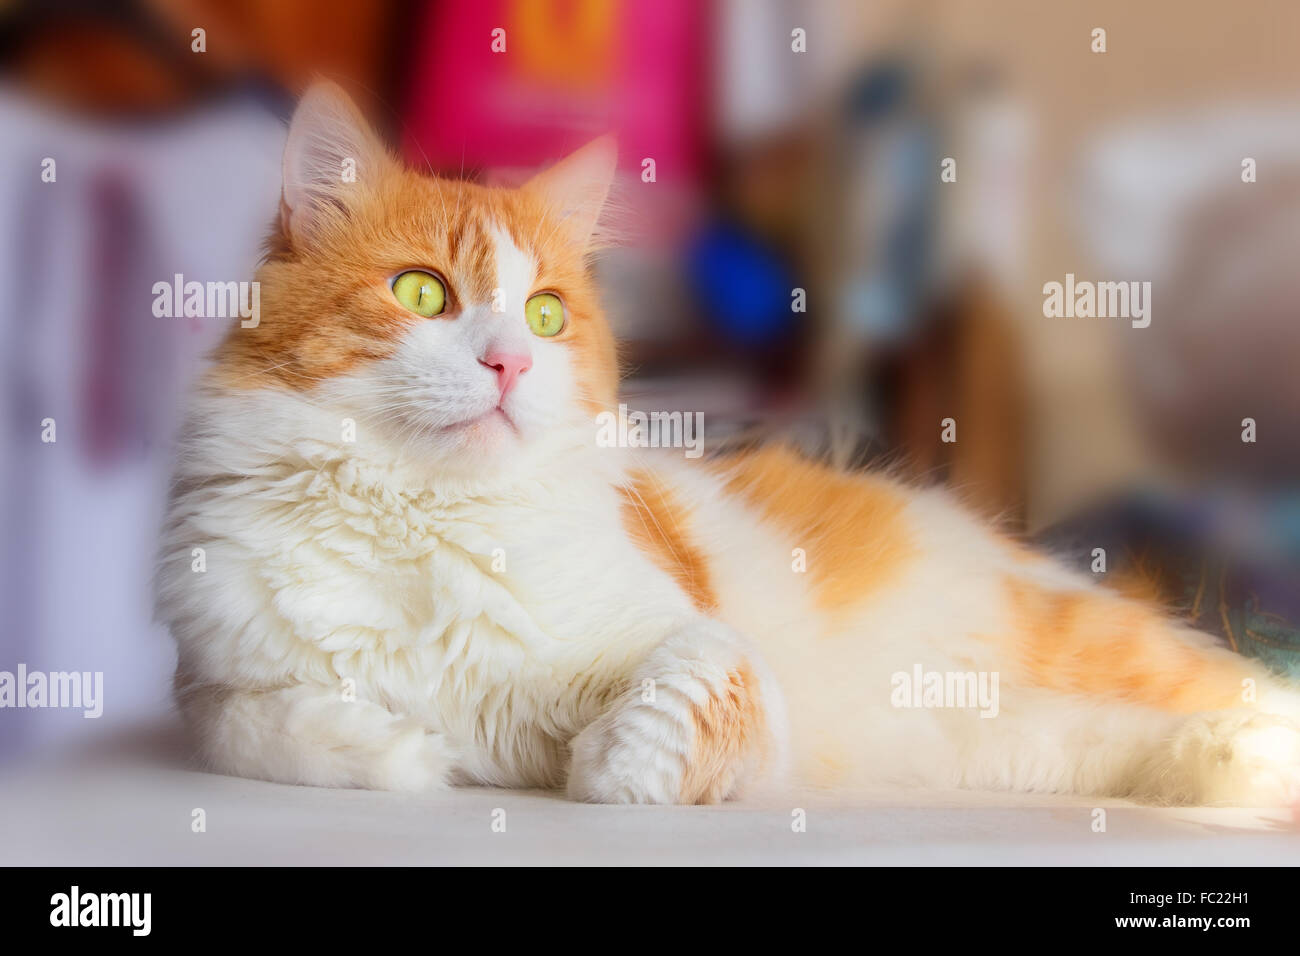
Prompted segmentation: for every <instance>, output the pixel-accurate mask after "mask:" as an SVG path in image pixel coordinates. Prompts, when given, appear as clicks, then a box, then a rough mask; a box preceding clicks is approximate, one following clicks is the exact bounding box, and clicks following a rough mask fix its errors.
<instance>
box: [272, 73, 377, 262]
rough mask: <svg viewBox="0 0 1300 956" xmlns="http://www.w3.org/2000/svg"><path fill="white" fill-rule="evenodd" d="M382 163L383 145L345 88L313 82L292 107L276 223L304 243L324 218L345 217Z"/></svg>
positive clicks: (318, 229)
mask: <svg viewBox="0 0 1300 956" xmlns="http://www.w3.org/2000/svg"><path fill="white" fill-rule="evenodd" d="M387 162H388V156H387V154H386V152H385V150H384V147H383V144H382V143H381V142H380V141H379V139H378V137H376V136H375V134H374V133H373V132H372V131H371V129H370V126H369V124H367V123H366V121H365V118H364V117H363V116H362V115H361V112H360V111H359V110H358V109H357V108H356V106H354V105H353V103H352V100H351V99H350V98H349V97H348V95H347V94H346V93H344V92H343V90H342V89H340V88H339V87H338V86H336V85H335V84H333V83H328V82H320V83H315V84H313V85H312V86H311V87H310V88H309V89H308V90H307V92H306V93H304V94H303V97H302V99H301V100H300V101H299V102H298V108H297V109H296V110H294V114H293V120H292V121H291V122H290V124H289V138H288V140H287V141H286V142H285V146H284V170H283V174H284V191H283V193H282V199H281V203H280V222H281V226H282V228H283V229H284V232H285V234H286V235H288V236H289V237H290V238H291V239H292V240H293V241H295V242H310V241H311V240H312V238H313V237H314V236H316V235H318V234H319V231H320V230H321V228H322V227H323V226H325V225H326V224H327V223H330V222H335V221H338V220H339V219H340V218H342V217H346V215H347V213H348V209H349V206H350V204H351V203H352V202H353V201H354V199H355V198H356V194H357V192H358V191H359V190H361V189H364V188H365V183H366V181H367V177H375V176H378V175H380V174H381V171H382V170H381V167H382V165H383V164H385V163H387Z"/></svg>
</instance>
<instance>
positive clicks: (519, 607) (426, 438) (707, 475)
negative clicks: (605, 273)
mask: <svg viewBox="0 0 1300 956" xmlns="http://www.w3.org/2000/svg"><path fill="white" fill-rule="evenodd" d="M345 160H353V161H354V162H355V167H356V171H357V175H356V177H355V181H354V182H345V181H344V177H343V176H342V175H341V170H342V169H343V168H344V161H345ZM614 167H615V147H614V145H613V144H612V142H610V141H608V140H597V141H596V142H594V143H592V144H590V145H588V146H587V147H585V148H583V149H581V150H579V151H578V152H577V153H575V154H574V155H572V156H570V157H569V158H568V159H566V160H564V161H562V162H561V163H559V164H558V165H556V166H554V167H552V168H550V169H549V170H547V171H544V172H542V173H540V174H539V175H537V176H536V177H535V178H534V179H533V180H531V181H530V182H528V183H526V184H525V185H524V186H523V187H522V188H519V189H515V190H511V189H494V188H486V187H483V186H479V185H473V184H469V183H463V182H449V181H443V180H438V179H433V178H428V177H425V176H422V175H418V174H416V173H414V172H411V171H408V170H406V169H403V168H402V167H401V166H400V165H398V164H397V163H396V162H395V161H394V160H392V159H390V158H389V157H388V156H387V155H386V154H385V152H384V150H383V149H382V147H381V146H380V145H379V143H378V141H377V140H376V139H375V138H374V136H373V135H372V134H371V133H370V132H369V130H368V129H367V127H366V126H365V124H364V122H363V121H362V120H361V118H360V116H359V115H358V114H357V112H356V110H355V108H354V107H353V106H352V104H351V103H350V102H349V101H348V100H347V99H346V97H345V96H344V95H343V94H342V93H340V92H339V91H338V90H337V89H335V88H333V87H329V86H317V87H314V88H313V89H312V90H311V91H309V93H308V94H307V95H306V97H305V98H304V100H303V102H302V103H301V105H300V106H299V109H298V111H297V113H296V115H295V116H294V119H293V123H292V126H291V129H290V133H289V139H288V144H287V147H286V152H285V158H284V192H283V203H282V206H281V217H280V224H279V227H278V230H277V234H276V235H275V237H274V238H273V240H272V244H271V249H270V252H269V255H268V259H267V261H266V263H265V264H264V266H263V267H262V269H261V270H260V272H259V274H258V276H257V278H258V281H259V282H260V283H261V291H262V316H261V321H260V323H259V324H257V326H256V327H255V328H235V329H233V330H232V331H231V333H230V335H229V337H228V338H227V340H226V341H225V343H224V344H223V345H222V347H221V348H220V349H219V351H218V353H217V355H216V356H215V361H214V363H213V366H212V368H211V369H210V371H209V372H208V373H207V374H206V377H205V378H204V380H203V381H202V382H201V384H200V387H199V388H198V390H197V394H196V396H195V401H194V404H193V408H192V410H191V414H190V416H189V419H188V422H187V425H186V427H185V431H184V434H183V436H182V447H181V451H180V455H179V458H178V465H177V470H176V476H175V485H174V490H173V495H172V500H171V503H170V507H169V516H168V521H167V526H166V531H165V538H164V542H163V546H162V554H161V566H160V571H159V580H158V606H159V611H160V615H161V616H162V618H163V619H164V620H165V621H166V622H167V624H168V625H169V626H170V627H171V630H172V633H173V634H174V636H175V639H176V641H177V644H178V647H179V663H178V670H177V682H176V683H177V700H178V703H179V705H180V707H181V710H182V712H183V714H184V716H185V718H186V721H187V725H188V726H189V727H190V729H191V731H192V732H193V734H194V735H195V739H196V743H197V746H198V749H199V751H200V753H201V755H202V757H203V759H204V760H205V762H206V763H207V764H208V765H209V766H210V767H212V768H214V769H216V770H219V771H223V772H227V773H233V774H240V775H245V776H250V777H258V778H263V779H268V780H276V781H283V782H287V783H299V784H315V785H320V786H332V787H373V788H387V789H401V790H419V789H424V788H433V787H437V786H440V785H443V784H444V783H448V782H451V783H481V784H494V785H500V786H507V787H566V788H567V791H568V793H569V795H570V796H572V797H573V798H575V799H579V800H588V801H608V802H645V803H700V802H711V801H717V800H722V799H726V798H729V797H735V796H738V795H742V794H746V793H753V792H755V790H757V789H758V788H760V787H763V786H765V785H786V784H796V785H812V786H830V787H855V786H860V785H864V784H871V783H888V782H895V783H911V784H918V785H927V786H938V787H952V786H957V787H972V788H984V789H1003V790H1006V789H1015V790H1036V791H1056V792H1069V793H1079V794H1096V795H1115V796H1129V797H1132V798H1135V799H1139V800H1144V801H1149V802H1154V803H1167V804H1168V803H1217V804H1239V805H1279V804H1284V803H1286V802H1289V801H1291V800H1292V799H1293V797H1294V796H1295V793H1296V788H1297V784H1298V783H1300V728H1298V727H1297V724H1296V723H1293V720H1295V719H1296V718H1297V717H1300V694H1297V692H1296V691H1295V690H1294V689H1293V688H1292V687H1291V686H1290V685H1288V684H1286V683H1285V682H1283V681H1281V680H1280V679H1278V678H1275V677H1273V676H1271V675H1270V674H1269V673H1268V672H1267V671H1266V670H1265V669H1264V668H1262V667H1261V666H1259V665H1258V664H1256V663H1254V662H1252V661H1250V660H1247V659H1244V658H1242V657H1239V656H1236V655H1234V654H1232V653H1230V652H1228V651H1226V650H1224V649H1221V648H1219V647H1216V646H1215V645H1214V644H1213V642H1212V641H1210V640H1209V639H1208V638H1206V637H1204V636H1201V635H1198V634H1196V633H1193V632H1190V631H1188V630H1186V629H1184V628H1181V627H1179V626H1178V625H1177V624H1175V623H1173V622H1171V621H1169V620H1166V619H1165V618H1163V617H1162V616H1161V615H1160V614H1159V613H1158V612H1156V611H1154V610H1151V609H1148V608H1146V607H1145V606H1143V605H1140V604H1136V603H1132V602H1129V601H1127V600H1125V599H1123V598H1121V597H1119V596H1117V595H1115V594H1113V593H1111V592H1109V591H1107V590H1104V589H1101V588H1099V587H1097V586H1095V585H1094V584H1093V583H1092V582H1091V581H1090V580H1088V579H1085V578H1082V577H1080V576H1079V575H1076V574H1074V573H1072V572H1070V571H1067V570H1065V569H1063V568H1062V567H1060V566H1058V565H1057V564H1055V563H1053V561H1051V560H1049V559H1048V558H1045V557H1041V556H1039V555H1036V554H1034V553H1033V552H1031V551H1029V550H1026V549H1025V548H1024V547H1022V546H1021V545H1019V544H1017V543H1015V542H1014V541H1012V540H1010V539H1008V538H1006V537H1003V536H1001V535H999V534H998V533H996V532H995V531H994V530H992V529H990V528H989V527H987V526H986V525H985V524H984V523H982V522H981V521H979V520H977V519H976V518H974V517H972V516H971V515H970V514H968V513H966V512H965V511H964V510H963V509H962V508H960V507H959V506H958V505H956V504H955V503H954V502H953V501H952V500H950V498H949V497H948V496H947V495H945V494H944V493H943V492H941V491H939V490H914V489H910V488H908V487H905V486H903V485H901V484H898V483H896V482H894V481H892V480H890V479H888V478H885V477H877V476H872V475H862V474H844V473H838V472H835V471H832V470H829V469H826V468H823V467H822V466H819V465H817V464H815V463H812V462H809V461H806V460H803V459H801V458H799V457H798V456H796V455H794V454H791V453H789V452H786V451H783V450H780V449H777V448H768V449H765V450H761V451H758V452H755V453H749V454H744V455H739V456H735V457H731V458H724V459H721V460H719V459H713V460H703V461H699V462H693V461H689V460H686V459H685V458H684V457H683V456H682V455H681V454H680V453H678V454H676V455H665V456H664V457H662V458H657V459H650V458H647V457H646V453H645V452H644V451H642V450H636V449H619V448H608V447H600V444H598V442H597V432H598V429H597V427H596V425H595V417H596V415H597V413H598V412H600V411H601V410H603V409H608V408H613V407H615V406H616V404H617V397H616V386H617V380H618V374H617V366H616V358H615V345H614V341H613V339H612V336H611V333H610V330H609V327H608V326H607V324H606V321H605V319H604V317H603V315H602V312H601V308H600V305H599V303H598V301H597V296H596V290H595V288H594V285H593V282H592V279H591V277H590V275H589V272H588V269H587V259H588V254H589V252H590V251H591V246H592V232H593V228H594V226H595V223H596V220H597V217H598V215H599V213H600V210H601V208H602V205H603V203H604V201H605V198H606V193H607V191H608V187H609V184H610V181H611V179H612V177H613V174H614ZM195 548H202V549H204V553H205V569H204V570H202V571H201V573H200V572H198V571H196V570H195V569H194V568H195V566H194V565H193V564H192V558H191V555H192V552H193V549H195ZM796 549H797V550H796ZM792 556H794V557H793V558H792ZM805 563H806V570H804V565H805ZM913 675H915V676H917V677H920V678H921V684H923V685H924V688H923V689H924V693H923V692H922V689H921V688H917V687H911V688H909V687H908V683H909V681H910V680H911V679H912V677H913ZM931 675H938V677H937V680H936V681H933V682H932V681H931V679H930V676H931ZM954 675H955V676H956V680H954ZM976 675H979V677H980V680H982V681H984V683H983V684H981V685H980V686H983V687H985V688H986V689H987V687H988V686H990V681H989V680H988V679H989V678H991V679H992V683H991V686H992V687H993V688H994V689H995V690H996V691H997V700H996V702H994V703H993V705H992V706H982V707H975V706H971V705H972V704H973V703H974V702H973V701H970V700H967V701H965V706H962V703H963V702H962V701H960V700H959V701H955V702H954V701H953V700H951V699H950V697H951V693H952V691H953V690H954V688H955V689H956V690H958V691H960V690H961V688H962V687H963V686H969V687H974V686H976V681H974V680H973V679H972V680H971V682H970V684H969V685H965V684H964V681H965V680H966V679H967V678H974V677H975V676H976ZM931 691H933V694H932V693H931ZM945 692H946V694H945ZM988 703H989V702H988V701H985V702H984V704H985V705H987V704H988ZM916 704H921V706H914V705H916ZM927 705H929V706H927Z"/></svg>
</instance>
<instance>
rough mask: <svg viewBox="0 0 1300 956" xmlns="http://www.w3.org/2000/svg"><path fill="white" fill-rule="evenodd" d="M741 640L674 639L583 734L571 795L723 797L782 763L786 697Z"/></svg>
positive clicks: (592, 798) (625, 799)
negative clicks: (779, 730) (780, 729)
mask: <svg viewBox="0 0 1300 956" xmlns="http://www.w3.org/2000/svg"><path fill="white" fill-rule="evenodd" d="M756 665H757V662H756V661H755V660H754V659H753V658H752V657H750V656H749V655H747V653H746V652H745V650H744V649H743V648H742V646H741V645H740V643H739V642H738V641H737V639H735V638H733V637H730V636H729V635H727V634H726V633H725V632H722V631H721V630H720V629H714V628H709V629H702V630H697V631H693V632H690V633H687V634H683V635H680V636H679V637H677V638H674V639H671V640H669V641H666V642H665V643H664V645H662V646H661V647H659V648H658V649H657V650H656V651H655V652H654V653H653V654H651V655H650V658H649V659H648V660H647V661H646V663H645V665H643V667H642V668H641V669H640V671H639V673H638V675H637V678H636V680H635V682H634V686H633V688H632V689H631V690H630V691H628V692H627V693H625V694H624V695H623V696H622V697H620V698H619V699H617V700H616V701H615V702H614V703H613V704H612V706H611V707H610V708H609V709H608V710H607V711H606V712H605V713H604V714H603V715H602V716H601V717H600V718H599V719H597V720H596V721H595V722H594V723H592V724H591V725H590V726H588V727H587V728H586V729H585V730H583V731H582V733H580V734H578V736H577V737H575V738H574V740H573V742H572V745H571V749H572V762H571V764H570V768H569V782H568V793H569V796H570V797H571V798H573V799H575V800H583V801H586V802H588V803H717V802H719V801H721V800H725V799H727V798H729V797H734V796H737V795H738V794H739V791H740V790H741V788H742V787H744V786H746V785H747V784H749V783H752V782H754V781H755V780H756V779H757V778H758V777H759V776H760V775H761V774H763V773H764V771H770V770H772V769H773V768H774V766H775V765H776V763H777V762H778V761H777V755H776V753H775V750H776V735H775V734H774V733H773V728H774V726H775V725H778V724H780V723H782V722H783V716H782V715H780V714H779V709H780V708H779V697H778V696H777V694H776V690H775V688H774V687H772V686H768V685H769V684H770V678H766V677H765V682H766V683H765V684H762V685H761V684H760V681H759V677H758V676H757V674H758V667H757V666H756Z"/></svg>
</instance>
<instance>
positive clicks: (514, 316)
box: [218, 85, 618, 469]
mask: <svg viewBox="0 0 1300 956" xmlns="http://www.w3.org/2000/svg"><path fill="white" fill-rule="evenodd" d="M616 152H617V151H616V147H615V145H614V143H613V141H612V140H611V139H608V138H604V139H599V140H596V141H594V142H592V143H590V144H589V145H587V146H585V147H583V148H582V149H580V150H578V151H577V152H576V153H573V154H572V155H570V156H569V157H568V158H567V159H564V160H562V161H561V162H559V163H557V164H556V165H554V166H553V167H551V168H549V169H547V170H545V171H543V172H541V173H539V174H538V175H536V176H535V177H533V178H532V179H531V180H529V181H528V182H526V183H525V184H524V185H523V186H521V187H520V188H518V189H505V188H489V187H485V186H480V185H476V184H473V183H468V182H461V181H451V180H444V179H438V178H434V177H432V176H427V175H421V174H419V173H417V172H414V171H412V170H410V169H407V168H405V167H403V166H402V165H401V164H400V163H399V162H398V161H396V160H395V159H393V158H392V157H391V156H389V155H388V153H387V152H386V151H385V149H384V148H383V146H382V145H381V143H380V142H379V140H378V139H377V138H376V137H375V135H374V134H373V133H372V131H371V130H370V128H369V127H368V126H367V124H366V123H365V121H364V119H363V118H362V117H361V115H360V114H359V112H358V111H357V110H356V108H355V107H354V106H353V105H352V103H351V102H350V101H349V100H348V98H347V97H346V95H345V94H343V93H342V91H340V90H339V89H337V88H336V87H333V86H331V85H317V86H314V87H312V89H311V90H309V91H308V93H307V94H306V95H305V96H304V97H303V100H302V102H301V103H300V104H299V106H298V109H297V111H296V112H295V114H294V117H293V121H292V124H291V126H290V130H289V136H288V141H287V144H286V147H285V154H284V190H283V198H282V202H281V209H280V213H281V215H280V221H279V224H278V227H277V229H276V232H275V235H274V236H273V237H272V240H271V246H270V254H269V256H268V259H267V262H266V263H265V264H264V265H263V267H262V269H261V270H260V271H259V274H258V277H257V278H258V280H259V282H260V283H261V288H260V293H261V316H260V321H259V322H258V324H257V326H256V327H254V328H237V329H234V330H233V331H232V333H231V335H230V337H229V338H228V340H227V341H226V342H225V344H224V345H223V347H222V349H221V350H220V352H219V353H218V373H219V376H220V379H219V380H220V381H221V382H222V383H223V385H222V387H224V388H229V389H233V390H244V389H273V390H280V391H281V392H285V393H293V395H294V396H296V397H298V398H301V399H303V400H304V401H306V402H310V403H311V404H312V406H313V407H314V408H317V409H320V410H321V411H322V414H324V415H326V416H328V415H334V416H337V418H338V419H340V420H344V419H347V418H350V419H352V420H354V421H355V423H356V427H357V429H358V431H360V432H361V433H363V437H362V438H361V439H359V440H362V441H364V436H365V435H369V436H370V437H372V438H379V439H382V440H383V441H384V442H386V443H387V444H388V445H389V446H390V447H391V446H400V447H401V448H402V449H403V450H404V451H403V453H404V454H407V455H410V456H417V457H418V456H424V457H425V458H426V460H427V461H428V462H430V463H443V464H445V465H447V466H448V467H453V466H454V467H457V468H460V469H464V468H466V467H473V466H481V467H483V468H492V467H496V466H499V465H501V464H503V463H505V462H507V461H508V460H509V459H510V458H511V457H512V456H516V457H517V456H519V455H521V454H523V453H524V452H526V451H528V450H529V449H530V448H533V447H535V446H538V445H540V444H544V443H546V442H547V440H548V438H549V439H552V440H556V436H559V435H562V434H563V433H565V432H566V430H567V433H568V434H569V435H572V434H575V433H576V431H575V430H577V429H585V430H586V432H587V433H591V431H592V425H591V423H592V421H593V416H594V415H595V414H596V413H597V412H598V411H599V410H601V409H604V408H606V407H608V406H609V405H611V404H612V403H613V401H614V399H615V393H616V389H617V378H618V375H617V366H616V360H615V351H614V341H613V336H612V334H611V332H610V329H609V326H608V325H607V323H606V321H605V318H604V315H603V314H602V312H601V309H600V305H599V303H598V301H597V295H596V289H595V287H594V284H593V281H592V278H591V275H590V272H589V269H588V265H589V262H588V259H589V254H590V252H591V251H592V245H593V239H592V236H593V230H594V228H595V226H596V222H597V219H598V217H599V215H600V212H601V209H602V206H603V204H604V202H605V199H606V196H607V193H608V190H609V186H610V183H611V180H612V178H613V175H614V169H615V163H616V158H617V156H616Z"/></svg>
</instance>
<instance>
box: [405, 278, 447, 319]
mask: <svg viewBox="0 0 1300 956" xmlns="http://www.w3.org/2000/svg"><path fill="white" fill-rule="evenodd" d="M393 298H394V299H396V300H397V301H398V302H400V303H401V304H402V305H403V306H404V307H405V308H408V309H410V310H411V311H412V312H414V313H415V314H416V315H422V316H424V317H425V318H426V319H429V318H432V317H433V316H435V315H437V314H438V313H439V312H441V311H442V310H443V309H445V308H446V307H447V290H446V289H444V288H443V285H442V282H441V280H439V278H438V277H437V276H435V275H431V274H430V273H428V272H421V271H420V270H419V269H412V270H410V271H409V272H403V273H402V274H401V275H399V276H398V277H397V278H396V279H394V280H393Z"/></svg>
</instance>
